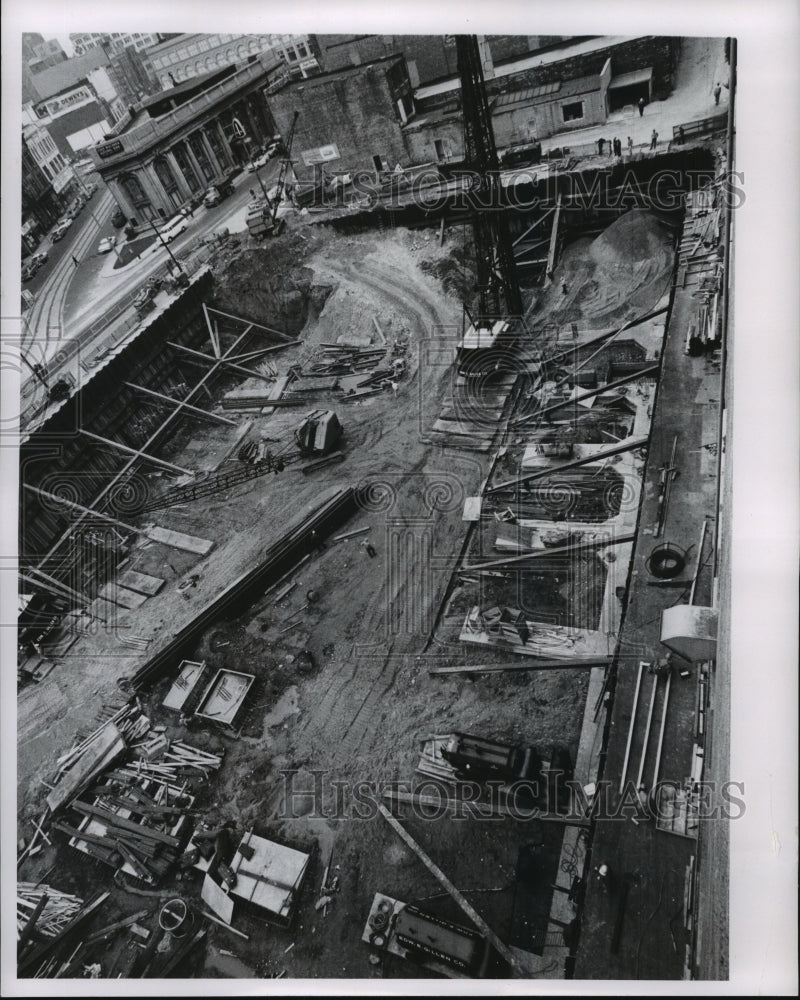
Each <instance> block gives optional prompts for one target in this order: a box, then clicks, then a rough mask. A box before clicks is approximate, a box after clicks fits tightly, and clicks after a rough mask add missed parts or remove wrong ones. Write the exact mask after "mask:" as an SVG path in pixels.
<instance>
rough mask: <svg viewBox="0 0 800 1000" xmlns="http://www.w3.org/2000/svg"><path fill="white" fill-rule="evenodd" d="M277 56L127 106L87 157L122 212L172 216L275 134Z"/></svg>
mask: <svg viewBox="0 0 800 1000" xmlns="http://www.w3.org/2000/svg"><path fill="white" fill-rule="evenodd" d="M282 68H283V64H282V62H281V61H280V60H279V59H278V58H277V57H276V56H275V55H274V54H272V53H264V54H262V55H260V56H258V57H257V58H256V59H255V60H254V61H253V62H251V63H249V64H247V65H246V66H244V67H242V68H241V69H236V67H234V66H229V67H226V68H224V69H221V70H218V71H216V72H212V73H206V74H203V75H202V76H198V77H195V78H193V79H191V80H188V81H186V82H185V83H182V84H180V85H178V86H177V87H173V88H171V89H170V90H166V91H162V92H160V93H158V94H156V95H154V96H153V97H150V98H148V99H147V100H145V101H143V102H142V104H141V105H140V106H139V107H138V108H135V109H132V114H129V115H128V117H127V118H126V119H124V120H123V121H122V122H120V123H119V125H118V126H117V127H116V128H114V129H113V130H112V131H111V132H110V133H109V134H108V135H107V136H106V141H104V142H102V143H100V144H99V145H96V146H93V147H91V148H90V150H89V155H90V156H91V158H92V160H93V161H94V163H95V165H96V168H97V170H98V172H99V173H100V176H101V177H102V178H103V180H104V181H105V183H106V184H107V185H108V187H109V189H110V190H111V192H112V194H113V195H114V197H115V199H116V201H117V203H118V205H119V207H120V208H121V209H122V212H123V213H124V215H125V216H126V217H127V218H133V219H136V220H137V222H141V221H142V220H145V221H147V220H150V219H158V218H167V217H169V216H171V215H174V214H175V212H176V211H178V209H179V208H180V207H181V206H182V205H184V204H185V203H186V202H187V201H188V200H189V199H190V198H192V197H194V196H196V195H200V194H202V192H203V191H205V190H206V188H208V187H209V185H211V184H212V183H214V182H215V181H217V180H219V179H221V178H222V177H224V176H225V175H226V174H227V173H228V172H229V171H230V170H232V169H233V168H234V167H235V166H237V165H238V166H240V165H243V164H244V163H246V162H247V161H248V160H249V159H250V157H251V155H252V151H253V150H254V149H255V148H256V147H258V146H260V145H262V144H264V143H265V142H266V141H267V140H268V139H269V138H270V137H271V136H272V135H273V134H274V132H275V126H274V122H273V119H272V115H271V113H270V110H269V107H268V105H267V97H266V95H267V90H268V88H269V86H270V84H271V82H273V80H274V78H275V75H276V74H279V73H280V72H281V71H282Z"/></svg>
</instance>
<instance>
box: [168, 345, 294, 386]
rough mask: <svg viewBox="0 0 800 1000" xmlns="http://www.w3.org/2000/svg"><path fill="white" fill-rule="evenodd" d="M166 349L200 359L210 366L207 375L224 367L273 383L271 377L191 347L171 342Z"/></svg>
mask: <svg viewBox="0 0 800 1000" xmlns="http://www.w3.org/2000/svg"><path fill="white" fill-rule="evenodd" d="M167 346H168V347H174V348H176V349H177V350H179V351H184V352H185V353H186V354H190V355H191V356H192V357H195V358H200V360H201V361H205V362H206V364H211V366H212V367H211V370H210V371H209V373H208V375H209V376H210V375H213V374H214V372H215V371H216V370H217V368H219V367H220V366H225V367H227V368H232V369H233V370H234V371H236V372H242V374H244V375H248V376H249V377H250V378H260V379H261V380H262V381H264V382H274V381H275V379H274V378H273V377H272V376H271V375H263V374H262V373H261V372H254V371H251V370H250V369H249V368H244V367H243V366H242V365H237V364H235V363H234V362H233V361H230V360H228V358H219V360H217V358H215V357H212V355H210V354H203V352H202V351H195V350H194V348H192V347H184V346H183V344H175V343H173V341H171V340H168V341H167Z"/></svg>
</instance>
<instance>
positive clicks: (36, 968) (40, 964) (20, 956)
mask: <svg viewBox="0 0 800 1000" xmlns="http://www.w3.org/2000/svg"><path fill="white" fill-rule="evenodd" d="M108 896H109V893H108V892H102V893H100V894H99V895H98V896H95V897H94V899H92V900H91V901H90V902H88V903H84V904H82V905H81V906H80V909H78V910H77V911H76V912H75V913H74V914H73V916H72V917H71V918H69V919H68V920H67V922H66V923H65V924H63V925H62V926H61V927H60V929H59V930H56V931H55V933H54V934H52V935H43V938H44V939H43V940H39V941H36V940H35V939H34V938H33V937H32V931H33V927H34V926H35V924H37V925H38V918H37V921H36V922H34V921H33V916H31V920H30V923H29V926H28V928H27V929H26V930H25V931H24V932H23V933H22V934H21V935H20V938H19V940H18V943H17V975H18V976H19V977H20V978H21V979H23V978H24V979H29V978H36V979H42V978H66V977H67V976H69V975H73V974H76V973H77V971H78V966H77V964H76V956H77V955H78V953H79V952H82V951H83V950H85V949H84V944H83V942H79V943H78V945H77V947H75V948H73V945H74V942H75V936H76V934H77V931H78V930H79V929H80V928H81V927H82V925H83V924H84V923H85V922H86V920H87V919H88V918H89V917H90V916H91V915H92V914H93V913H94V912H95V910H97V909H98V908H99V907H100V906H102V904H103V903H104V902H105V901H106V899H108ZM37 906H41V900H40V901H39V903H38V904H37ZM33 912H34V913H35V912H36V911H35V910H34V911H33ZM70 948H72V949H73V950H72V951H69V949H70ZM68 952H69V953H68Z"/></svg>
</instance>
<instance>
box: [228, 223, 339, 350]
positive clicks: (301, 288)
mask: <svg viewBox="0 0 800 1000" xmlns="http://www.w3.org/2000/svg"><path fill="white" fill-rule="evenodd" d="M308 251H309V248H308V242H307V241H303V240H302V239H301V238H300V237H299V236H298V235H296V234H294V233H286V234H284V235H283V236H282V237H281V238H280V239H279V240H275V241H273V242H271V243H265V244H264V245H262V246H259V247H256V248H253V249H249V250H242V251H241V252H239V253H236V254H234V255H233V256H229V257H227V258H225V259H223V260H220V261H219V262H218V264H217V266H215V267H214V277H215V279H216V280H215V301H214V303H213V304H214V306H215V307H216V308H218V309H221V310H223V311H224V312H230V313H232V314H234V315H236V316H241V317H242V318H246V319H252V320H253V321H254V322H256V323H262V324H264V325H266V326H273V327H275V328H276V329H277V330H280V331H281V332H283V333H287V334H289V335H294V336H296V335H297V334H299V333H300V331H301V330H302V329H303V327H304V326H305V325H306V323H307V322H308V320H309V319H313V318H314V317H315V316H316V315H317V314H318V313H319V311H320V310H321V309H322V307H323V306H324V303H325V300H326V298H327V297H328V294H329V293H330V287H324V286H318V285H315V284H313V281H314V272H313V271H312V270H311V269H310V268H309V267H306V266H305V260H306V257H307V256H308Z"/></svg>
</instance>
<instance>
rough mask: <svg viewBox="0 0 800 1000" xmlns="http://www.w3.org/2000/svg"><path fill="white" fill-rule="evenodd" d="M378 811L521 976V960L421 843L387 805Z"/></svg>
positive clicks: (380, 804)
mask: <svg viewBox="0 0 800 1000" xmlns="http://www.w3.org/2000/svg"><path fill="white" fill-rule="evenodd" d="M377 805H378V811H379V812H380V814H381V816H383V818H384V819H385V820H386V822H387V823H388V824H389V826H391V828H392V829H393V830H394V832H395V833H396V834H397V835H398V837H400V839H401V840H402V841H403V842H404V843H405V844H406V845H407V846H408V847H410V848H411V850H412V851H413V852H414V854H416V856H417V857H418V858H419V859H420V861H421V862H422V863H423V864H424V865H425V867H426V868H427V869H428V871H429V872H430V873H431V874H432V875H433V876H434V878H435V879H436V880H437V881H438V882H440V883H441V885H443V886H444V888H445V889H446V890H447V892H448V893H449V894H450V896H452V898H453V899H454V901H455V902H456V903H458V905H459V906H460V907H461V909H462V910H463V911H464V912H465V913H466V914H467V916H468V917H469V918H470V920H471V921H472V922H473V924H475V926H476V927H477V928H478V930H479V931H480V932H481V933H482V934H483V935H484V937H485V938H486V939H487V940H488V941H489V943H490V944H491V945H492V946H493V947H494V949H495V950H496V951H497V953H498V954H499V955H500V956H501V957H502V958H503V959H505V961H506V962H507V963H508V964H509V966H510V967H511V969H513V970H514V972H515V973H516V974H517V975H518V976H521V975H523V970H522V969H521V968H520V965H519V962H518V961H517V958H516V956H515V955H514V954H513V953H512V952H511V950H510V949H509V948H508V947H507V946H506V945H505V944H504V943H503V942H502V941H501V940H500V938H499V937H498V936H497V935H496V934H495V932H494V931H493V930H492V928H491V927H490V926H489V925H488V924H487V923H486V921H485V920H484V919H483V917H482V916H481V915H480V914H479V913H478V912H477V910H475V908H474V907H473V906H472V904H471V903H470V902H469V900H467V899H466V898H465V897H464V896H463V895H462V894H461V893H460V892H459V891H458V889H457V888H456V887H455V886H454V885H453V883H452V882H451V881H450V879H449V878H448V877H447V876H446V875H445V873H444V872H443V871H442V870H441V868H439V867H438V865H435V864H434V863H433V861H431V859H430V858H429V857H428V855H427V854H426V853H425V851H424V850H423V849H422V847H420V845H419V844H418V843H417V842H416V840H414V838H413V837H412V836H411V834H410V833H408V832H407V831H406V829H405V827H404V826H403V825H402V823H400V822H399V820H397V819H395V817H394V816H392V814H391V813H390V812H389V810H388V809H387V808H386V806H385V805H384V804H383V803H382V802H378V803H377Z"/></svg>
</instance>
